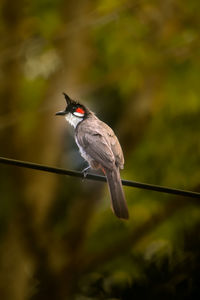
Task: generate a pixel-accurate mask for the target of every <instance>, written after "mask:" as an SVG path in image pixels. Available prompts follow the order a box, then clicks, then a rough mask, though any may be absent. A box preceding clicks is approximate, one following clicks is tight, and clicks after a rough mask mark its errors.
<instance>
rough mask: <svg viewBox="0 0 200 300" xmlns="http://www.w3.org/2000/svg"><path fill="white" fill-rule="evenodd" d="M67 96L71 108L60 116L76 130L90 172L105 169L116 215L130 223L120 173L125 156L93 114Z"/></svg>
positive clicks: (110, 132)
mask: <svg viewBox="0 0 200 300" xmlns="http://www.w3.org/2000/svg"><path fill="white" fill-rule="evenodd" d="M63 94H64V96H65V99H66V102H67V107H66V109H65V110H64V111H59V112H57V113H56V115H61V116H65V119H66V120H67V121H68V122H69V123H70V124H71V125H72V126H73V127H74V128H75V140H76V144H77V145H78V147H79V150H80V153H81V156H82V157H83V158H84V159H85V160H86V161H87V162H88V164H89V167H88V168H90V167H91V168H93V169H99V168H101V169H102V170H103V172H104V173H105V175H106V178H107V182H108V185H109V190H110V195H111V199H112V208H113V211H114V213H115V215H116V216H117V217H118V218H121V219H128V218H129V213H128V208H127V204H126V200H125V196H124V191H123V188H122V183H121V178H120V172H119V170H120V169H123V167H124V156H123V152H122V149H121V146H120V143H119V141H118V139H117V137H116V135H115V134H114V132H113V130H112V129H111V128H110V127H109V126H108V125H107V124H105V123H104V122H102V121H100V120H99V119H98V118H97V117H96V116H95V114H94V113H93V112H92V111H90V110H89V109H88V108H86V107H85V106H84V105H82V104H80V103H78V102H76V101H74V100H72V99H70V97H69V96H67V95H66V94H65V93H63ZM88 168H86V169H88ZM86 169H85V170H84V171H86Z"/></svg>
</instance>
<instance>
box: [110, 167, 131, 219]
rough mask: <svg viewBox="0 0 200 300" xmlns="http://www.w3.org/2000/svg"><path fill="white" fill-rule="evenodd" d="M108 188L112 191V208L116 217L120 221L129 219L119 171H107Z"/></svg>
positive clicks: (116, 169)
mask: <svg viewBox="0 0 200 300" xmlns="http://www.w3.org/2000/svg"><path fill="white" fill-rule="evenodd" d="M105 173H106V177H107V181H108V186H109V190H110V195H111V200H112V207H113V211H114V213H115V215H116V216H117V217H118V218H120V219H128V218H129V213H128V207H127V204H126V200H125V196H124V191H123V188H122V182H121V178H120V173H119V169H118V168H115V169H113V170H108V169H105Z"/></svg>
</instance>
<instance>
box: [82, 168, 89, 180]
mask: <svg viewBox="0 0 200 300" xmlns="http://www.w3.org/2000/svg"><path fill="white" fill-rule="evenodd" d="M89 169H90V166H88V167H87V168H85V169H83V171H82V173H83V179H85V178H86V176H87V174H88V172H87V171H88V170H89Z"/></svg>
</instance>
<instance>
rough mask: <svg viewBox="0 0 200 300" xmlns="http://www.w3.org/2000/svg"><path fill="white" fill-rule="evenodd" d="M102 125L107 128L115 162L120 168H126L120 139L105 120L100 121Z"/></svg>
mask: <svg viewBox="0 0 200 300" xmlns="http://www.w3.org/2000/svg"><path fill="white" fill-rule="evenodd" d="M100 123H101V125H102V126H103V127H104V128H105V129H106V131H107V133H108V136H109V143H110V146H111V149H112V152H113V154H114V157H115V163H116V165H117V166H118V167H119V168H120V169H123V168H124V155H123V152H122V148H121V145H120V143H119V141H118V138H117V136H116V135H115V133H114V131H113V130H112V129H111V128H110V127H109V126H108V125H107V124H106V123H104V122H102V121H100Z"/></svg>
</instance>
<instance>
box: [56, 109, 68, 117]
mask: <svg viewBox="0 0 200 300" xmlns="http://www.w3.org/2000/svg"><path fill="white" fill-rule="evenodd" d="M66 114H67V112H66V110H61V111H58V112H57V113H56V116H64V115H66Z"/></svg>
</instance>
